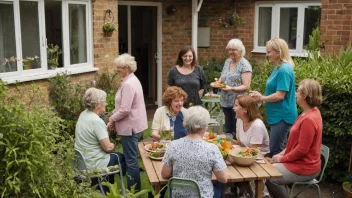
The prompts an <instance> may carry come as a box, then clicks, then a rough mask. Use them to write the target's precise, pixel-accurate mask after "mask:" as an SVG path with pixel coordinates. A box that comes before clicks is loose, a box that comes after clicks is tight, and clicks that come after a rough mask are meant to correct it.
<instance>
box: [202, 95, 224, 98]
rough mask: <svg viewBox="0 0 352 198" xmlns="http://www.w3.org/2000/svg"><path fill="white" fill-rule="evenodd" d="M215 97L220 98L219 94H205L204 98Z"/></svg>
mask: <svg viewBox="0 0 352 198" xmlns="http://www.w3.org/2000/svg"><path fill="white" fill-rule="evenodd" d="M213 98H220V95H219V94H205V95H204V96H203V97H202V99H213Z"/></svg>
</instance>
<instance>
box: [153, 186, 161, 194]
mask: <svg viewBox="0 0 352 198" xmlns="http://www.w3.org/2000/svg"><path fill="white" fill-rule="evenodd" d="M154 190H155V194H158V193H159V192H160V184H159V185H155V186H154Z"/></svg>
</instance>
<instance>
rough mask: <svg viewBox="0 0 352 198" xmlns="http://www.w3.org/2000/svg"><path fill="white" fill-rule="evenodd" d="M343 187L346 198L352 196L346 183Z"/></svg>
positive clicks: (351, 197)
mask: <svg viewBox="0 0 352 198" xmlns="http://www.w3.org/2000/svg"><path fill="white" fill-rule="evenodd" d="M342 188H343V194H344V195H345V197H346V198H352V192H351V191H349V190H348V189H347V188H346V187H345V185H342Z"/></svg>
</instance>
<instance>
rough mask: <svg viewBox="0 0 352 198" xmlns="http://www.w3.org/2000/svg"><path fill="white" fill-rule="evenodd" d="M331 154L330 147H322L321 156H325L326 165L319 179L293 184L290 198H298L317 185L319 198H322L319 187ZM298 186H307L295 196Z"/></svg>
mask: <svg viewBox="0 0 352 198" xmlns="http://www.w3.org/2000/svg"><path fill="white" fill-rule="evenodd" d="M329 153H330V149H329V147H327V146H325V145H324V144H322V145H321V152H320V154H321V155H322V156H323V159H324V161H323V162H324V165H323V167H322V169H321V172H320V175H319V176H318V177H317V178H318V180H317V178H314V179H312V180H310V181H306V182H295V183H293V185H292V188H291V191H290V196H289V197H290V198H295V197H297V196H298V195H299V194H301V193H302V192H303V191H305V190H306V189H307V188H308V187H309V186H311V185H315V186H316V187H317V189H318V194H319V198H320V187H319V185H318V184H319V183H320V181H321V179H322V178H323V175H324V171H325V168H326V165H327V164H328V161H329ZM296 185H306V186H305V188H304V189H303V190H301V191H300V192H299V193H297V194H296V195H293V189H294V187H295V186H296Z"/></svg>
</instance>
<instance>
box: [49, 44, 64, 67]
mask: <svg viewBox="0 0 352 198" xmlns="http://www.w3.org/2000/svg"><path fill="white" fill-rule="evenodd" d="M46 53H47V58H48V65H49V67H50V68H51V69H56V67H57V66H59V55H60V54H61V53H62V51H61V49H60V47H59V46H58V45H55V46H54V44H49V45H48V48H47V50H46Z"/></svg>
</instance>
